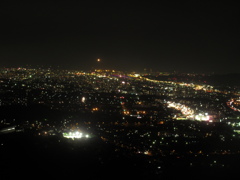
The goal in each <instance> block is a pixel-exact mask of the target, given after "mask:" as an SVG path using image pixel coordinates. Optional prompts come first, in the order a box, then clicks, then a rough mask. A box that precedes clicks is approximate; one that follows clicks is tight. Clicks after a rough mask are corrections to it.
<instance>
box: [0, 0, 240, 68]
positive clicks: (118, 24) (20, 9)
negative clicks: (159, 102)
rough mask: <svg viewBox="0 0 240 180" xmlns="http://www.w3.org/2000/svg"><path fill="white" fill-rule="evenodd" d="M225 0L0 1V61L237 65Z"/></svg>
mask: <svg viewBox="0 0 240 180" xmlns="http://www.w3.org/2000/svg"><path fill="white" fill-rule="evenodd" d="M239 9H240V6H239V3H238V4H237V3H233V2H231V1H214V2H213V1H197V0H195V1H140V0H139V1H123V0H122V1H104V0H99V1H91V0H88V1H84V0H81V1H80V0H79V1H54V2H52V1H46V2H43V1H32V2H28V3H26V2H24V1H17V0H12V1H1V3H0V23H1V40H0V67H18V66H22V67H26V66H30V65H31V67H40V66H44V67H49V66H51V67H58V68H63V69H67V68H68V69H79V70H88V69H91V68H93V67H95V66H97V61H96V60H97V59H98V58H100V59H101V60H102V61H101V63H102V64H101V65H102V67H104V68H110V69H117V70H128V71H143V69H144V68H147V69H152V70H153V71H179V72H197V73H202V72H203V73H212V72H215V73H238V72H240V71H239V69H240V51H239V49H240V48H239V42H240V26H239V24H240V18H239V17H240V11H239Z"/></svg>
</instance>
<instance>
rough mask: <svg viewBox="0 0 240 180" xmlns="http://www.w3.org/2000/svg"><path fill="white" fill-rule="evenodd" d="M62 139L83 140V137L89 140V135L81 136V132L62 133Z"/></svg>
mask: <svg viewBox="0 0 240 180" xmlns="http://www.w3.org/2000/svg"><path fill="white" fill-rule="evenodd" d="M63 137H65V138H72V139H73V138H83V137H86V138H89V135H88V134H86V135H83V133H81V132H78V131H76V132H69V133H63Z"/></svg>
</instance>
